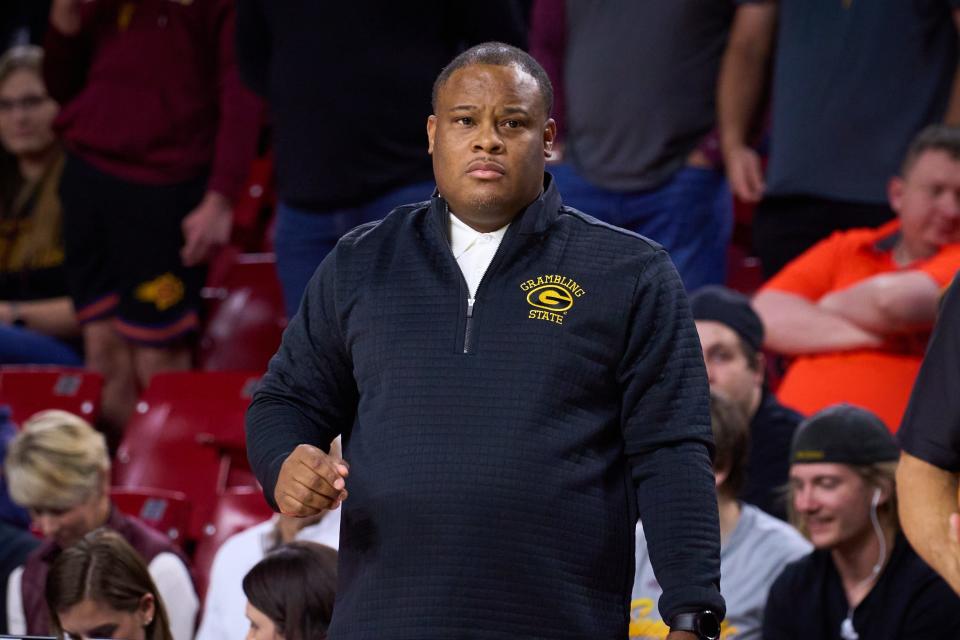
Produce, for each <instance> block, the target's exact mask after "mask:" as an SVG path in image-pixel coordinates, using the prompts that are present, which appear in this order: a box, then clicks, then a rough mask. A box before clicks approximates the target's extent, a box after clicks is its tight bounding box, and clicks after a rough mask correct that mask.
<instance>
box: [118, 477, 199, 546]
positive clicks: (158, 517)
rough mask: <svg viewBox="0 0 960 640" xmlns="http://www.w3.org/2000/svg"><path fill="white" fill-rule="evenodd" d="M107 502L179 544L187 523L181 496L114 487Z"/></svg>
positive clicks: (187, 505)
mask: <svg viewBox="0 0 960 640" xmlns="http://www.w3.org/2000/svg"><path fill="white" fill-rule="evenodd" d="M110 499H111V500H112V501H113V504H114V505H115V506H116V507H117V508H118V509H120V512H121V513H125V514H127V515H131V516H136V517H137V518H140V519H141V520H143V521H144V522H145V523H147V524H148V525H150V526H151V527H153V528H154V529H156V530H157V531H159V532H160V533H163V534H164V535H166V536H168V537H169V538H170V539H171V540H173V541H174V542H176V543H177V544H179V545H182V544H183V540H184V536H185V535H186V532H187V527H188V526H189V524H190V503H189V502H188V501H187V496H185V495H184V494H183V493H181V492H179V491H166V490H164V489H151V488H142V487H141V488H137V489H131V488H123V487H114V488H113V489H111V490H110Z"/></svg>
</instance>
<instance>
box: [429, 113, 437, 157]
mask: <svg viewBox="0 0 960 640" xmlns="http://www.w3.org/2000/svg"><path fill="white" fill-rule="evenodd" d="M436 135H437V116H429V117H428V118H427V153H429V154H430V155H433V139H434V138H435V137H436Z"/></svg>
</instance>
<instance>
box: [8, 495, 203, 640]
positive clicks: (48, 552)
mask: <svg viewBox="0 0 960 640" xmlns="http://www.w3.org/2000/svg"><path fill="white" fill-rule="evenodd" d="M104 526H105V527H107V528H108V529H112V530H114V531H116V532H117V533H119V534H120V535H121V536H123V539H124V540H126V541H127V542H129V543H130V546H131V547H133V548H134V549H136V551H137V552H138V553H139V554H140V556H141V557H142V558H143V561H144V562H145V563H146V564H150V563H151V562H152V561H153V559H154V558H155V557H157V556H158V555H160V554H161V553H164V552H169V553H174V554H176V555H177V556H179V557H180V559H181V560H183V564H184V565H185V566H188V567H189V566H190V565H189V564H188V563H187V560H186V559H185V558H184V556H183V554H182V553H180V550H179V549H177V548H176V547H175V546H173V543H172V542H170V540H169V539H167V537H166V536H164V535H163V534H162V533H160V532H158V531H154V530H153V529H151V528H150V527H148V526H147V525H146V524H144V523H143V522H141V521H140V520H138V519H137V518H133V517H131V516H125V515H123V514H122V513H120V512H119V511H117V509H116V508H115V507H111V508H110V517H109V518H108V519H107V523H106V525H104ZM60 552H61V549H60V547H59V546H57V544H56V543H55V542H53V541H52V540H45V541H44V542H43V544H41V545H40V546H39V547H37V548H36V549H34V550H33V552H32V553H31V554H30V555H29V556H27V561H26V562H25V563H24V564H23V577H22V578H21V581H20V593H21V596H22V598H23V611H24V613H25V614H26V619H27V635H31V636H45V635H49V634H50V618H49V614H48V612H47V603H46V598H45V595H44V589H45V587H46V584H47V573H48V572H49V570H50V565H51V564H53V561H54V560H56V559H57V556H59V555H60Z"/></svg>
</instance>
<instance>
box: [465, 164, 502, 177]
mask: <svg viewBox="0 0 960 640" xmlns="http://www.w3.org/2000/svg"><path fill="white" fill-rule="evenodd" d="M506 172H507V170H506V169H505V168H504V167H503V165H502V164H499V163H497V162H486V161H475V162H471V163H470V164H469V165H467V175H469V176H472V177H474V178H478V179H480V180H496V179H498V178H502V177H503V176H504V174H506Z"/></svg>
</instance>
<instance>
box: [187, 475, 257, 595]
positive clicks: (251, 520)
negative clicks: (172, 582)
mask: <svg viewBox="0 0 960 640" xmlns="http://www.w3.org/2000/svg"><path fill="white" fill-rule="evenodd" d="M272 515H273V511H272V510H271V509H270V507H269V506H268V505H267V502H266V500H264V498H263V493H262V492H261V490H260V488H259V487H232V488H230V489H227V490H226V491H224V492H223V494H222V495H221V496H220V497H219V498H218V500H217V506H216V508H215V509H214V511H213V515H212V517H211V518H210V521H209V523H208V524H207V525H206V526H205V527H204V530H203V535H202V536H201V538H200V540H199V542H198V543H197V551H196V553H195V554H194V559H193V566H194V575H195V577H196V581H197V591H198V593H199V594H200V597H201V598H203V596H204V594H205V593H206V590H207V584H208V582H209V580H210V569H211V567H212V566H213V558H214V556H215V555H216V553H217V549H219V548H220V545H222V544H223V542H224V541H225V540H226V539H227V538H229V537H230V536H232V535H233V534H235V533H238V532H240V531H243V530H244V529H247V528H249V527H252V526H253V525H255V524H257V523H259V522H263V521H264V520H266V519H267V518H269V517H271V516H272Z"/></svg>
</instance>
